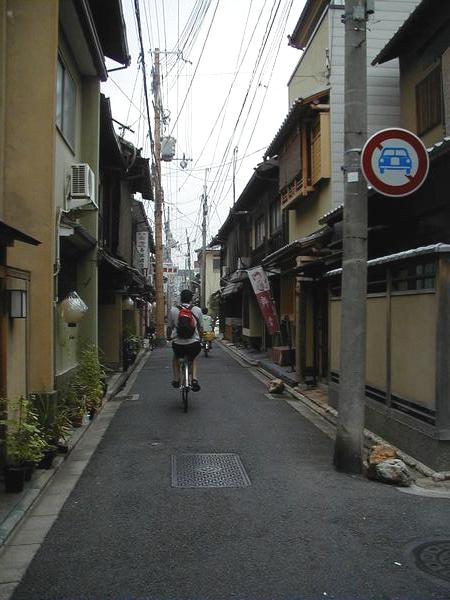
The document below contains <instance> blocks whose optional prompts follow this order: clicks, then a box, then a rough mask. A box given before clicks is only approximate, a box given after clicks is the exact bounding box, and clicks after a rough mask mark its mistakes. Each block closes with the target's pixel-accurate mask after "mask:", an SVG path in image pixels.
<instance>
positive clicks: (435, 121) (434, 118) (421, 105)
mask: <svg viewBox="0 0 450 600" xmlns="http://www.w3.org/2000/svg"><path fill="white" fill-rule="evenodd" d="M416 112H417V133H418V134H419V135H422V134H423V133H426V132H427V131H429V130H430V129H432V128H433V127H435V126H436V125H439V124H440V123H442V80H441V68H440V67H437V68H436V69H434V70H433V71H431V73H430V74H429V75H427V77H425V79H423V80H422V81H421V82H420V83H418V84H417V85H416Z"/></svg>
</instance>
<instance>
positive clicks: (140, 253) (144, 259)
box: [136, 231, 149, 269]
mask: <svg viewBox="0 0 450 600" xmlns="http://www.w3.org/2000/svg"><path fill="white" fill-rule="evenodd" d="M136 250H137V261H138V265H137V266H138V268H139V269H148V258H149V252H148V231H137V232H136Z"/></svg>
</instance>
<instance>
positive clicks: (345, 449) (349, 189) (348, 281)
mask: <svg viewBox="0 0 450 600" xmlns="http://www.w3.org/2000/svg"><path fill="white" fill-rule="evenodd" d="M366 2H367V0H346V2H345V95H344V102H345V117H344V169H343V170H344V196H345V199H344V234H343V243H344V256H343V261H342V265H343V273H342V314H341V349H340V361H341V364H340V385H339V422H338V428H337V435H336V442H335V448H334V465H335V467H336V468H337V469H338V470H340V471H345V472H347V473H360V472H361V470H362V448H363V432H364V409H365V390H366V295H367V184H366V181H365V179H364V177H363V175H362V173H361V169H360V155H361V150H362V148H363V146H364V143H365V141H366V138H367V46H366V17H367V10H366Z"/></svg>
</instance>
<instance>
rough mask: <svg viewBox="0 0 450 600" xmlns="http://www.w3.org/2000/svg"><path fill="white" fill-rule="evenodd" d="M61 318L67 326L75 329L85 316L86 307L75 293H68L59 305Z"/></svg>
mask: <svg viewBox="0 0 450 600" xmlns="http://www.w3.org/2000/svg"><path fill="white" fill-rule="evenodd" d="M60 309H61V318H62V320H63V321H64V322H65V323H67V324H68V325H69V327H76V325H77V323H79V322H80V321H81V319H82V318H83V317H84V315H85V314H86V312H87V310H88V307H87V305H86V304H85V303H84V302H83V300H82V299H81V298H80V296H79V295H78V294H77V293H76V292H70V293H69V294H67V296H66V297H65V298H64V300H63V301H62V302H61V304H60Z"/></svg>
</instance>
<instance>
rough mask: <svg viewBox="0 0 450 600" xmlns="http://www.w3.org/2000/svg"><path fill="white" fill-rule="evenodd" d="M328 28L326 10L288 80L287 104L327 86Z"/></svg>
mask: <svg viewBox="0 0 450 600" xmlns="http://www.w3.org/2000/svg"><path fill="white" fill-rule="evenodd" d="M328 30H329V16H328V12H327V14H326V16H325V18H324V19H323V21H322V23H321V24H320V26H319V28H318V30H317V31H316V34H315V36H314V38H313V40H312V42H311V44H310V46H308V49H307V51H306V52H305V53H304V55H303V57H302V59H301V60H300V62H299V64H298V65H297V68H296V69H295V71H294V74H293V76H292V78H291V80H290V81H289V106H291V104H292V103H293V102H294V100H296V99H297V98H299V97H302V98H307V97H308V96H311V95H312V94H314V92H316V91H320V90H323V89H324V88H325V87H326V86H327V84H328V79H327V69H326V55H325V48H328V47H329V31H328Z"/></svg>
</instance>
